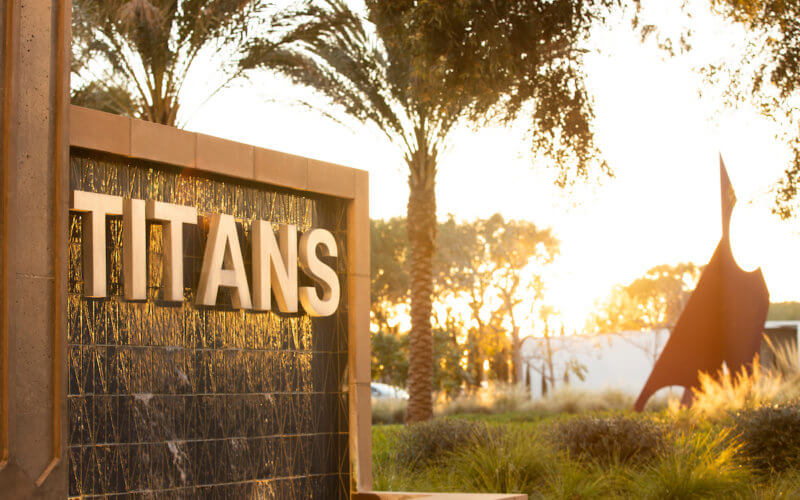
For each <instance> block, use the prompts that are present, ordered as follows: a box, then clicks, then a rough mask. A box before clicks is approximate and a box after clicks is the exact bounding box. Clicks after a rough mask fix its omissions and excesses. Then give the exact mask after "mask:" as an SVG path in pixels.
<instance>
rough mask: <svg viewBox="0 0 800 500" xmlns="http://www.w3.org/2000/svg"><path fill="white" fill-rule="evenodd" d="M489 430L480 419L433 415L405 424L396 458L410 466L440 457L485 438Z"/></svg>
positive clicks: (428, 462)
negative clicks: (437, 416) (457, 418)
mask: <svg viewBox="0 0 800 500" xmlns="http://www.w3.org/2000/svg"><path fill="white" fill-rule="evenodd" d="M491 433H492V432H491V431H490V430H489V427H488V426H487V425H486V424H484V423H481V422H470V421H467V420H456V419H446V418H445V419H434V420H429V421H427V422H421V423H416V424H410V425H408V426H407V427H406V428H405V429H404V430H403V431H402V432H401V433H400V434H401V435H400V436H399V437H398V440H397V443H398V446H397V454H396V459H397V460H398V461H399V462H400V463H403V464H408V466H409V467H411V468H414V467H417V466H423V465H427V464H431V463H435V462H439V461H441V459H442V458H444V457H445V456H446V455H447V454H448V453H451V452H453V451H454V450H456V449H458V448H464V447H467V446H470V445H473V444H475V443H480V442H483V441H485V440H486V439H487V438H488V436H489V435H490V434H491Z"/></svg>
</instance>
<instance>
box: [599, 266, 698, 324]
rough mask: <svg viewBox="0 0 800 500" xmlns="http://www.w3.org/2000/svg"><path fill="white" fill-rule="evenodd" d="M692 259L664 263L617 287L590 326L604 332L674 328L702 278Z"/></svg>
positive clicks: (600, 305) (601, 305) (600, 307)
mask: <svg viewBox="0 0 800 500" xmlns="http://www.w3.org/2000/svg"><path fill="white" fill-rule="evenodd" d="M700 271H701V268H700V267H698V266H695V265H694V264H692V263H681V264H676V265H674V266H672V265H668V264H662V265H659V266H655V267H653V268H651V269H650V270H649V271H647V273H645V274H644V276H641V277H640V278H637V279H635V280H633V281H632V282H631V283H629V284H627V285H618V286H616V287H614V289H613V290H612V292H611V294H610V296H609V298H608V299H607V300H606V301H605V302H603V303H601V304H599V307H598V310H597V311H595V313H594V314H593V315H592V317H591V318H590V319H589V322H588V324H587V326H586V329H587V330H589V331H594V332H600V333H613V332H623V331H630V330H655V329H660V328H672V327H673V326H675V323H676V322H677V321H678V318H679V317H680V315H681V312H683V307H684V306H685V305H686V301H687V300H689V296H690V295H691V293H692V290H694V287H695V285H696V284H697V280H698V279H699V278H700Z"/></svg>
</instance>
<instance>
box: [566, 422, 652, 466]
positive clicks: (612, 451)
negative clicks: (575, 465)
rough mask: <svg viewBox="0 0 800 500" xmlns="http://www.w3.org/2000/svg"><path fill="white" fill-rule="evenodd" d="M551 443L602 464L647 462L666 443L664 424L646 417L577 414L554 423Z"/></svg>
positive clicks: (570, 452)
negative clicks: (602, 416) (606, 416)
mask: <svg viewBox="0 0 800 500" xmlns="http://www.w3.org/2000/svg"><path fill="white" fill-rule="evenodd" d="M553 441H554V444H555V445H556V446H557V447H558V448H560V449H562V450H564V451H566V452H567V453H568V454H569V456H570V457H573V458H575V459H578V460H581V461H586V462H597V463H600V464H603V465H611V464H629V465H635V464H640V463H646V462H649V461H650V460H652V459H653V458H654V457H656V456H657V455H658V454H659V453H660V452H661V451H663V450H664V449H665V447H666V437H665V433H664V429H663V427H661V426H660V425H658V424H656V423H654V422H651V421H649V420H642V419H631V418H623V417H613V418H597V417H588V416H587V417H578V418H575V419H572V420H568V421H566V422H562V423H560V424H558V425H556V427H555V432H554V435H553Z"/></svg>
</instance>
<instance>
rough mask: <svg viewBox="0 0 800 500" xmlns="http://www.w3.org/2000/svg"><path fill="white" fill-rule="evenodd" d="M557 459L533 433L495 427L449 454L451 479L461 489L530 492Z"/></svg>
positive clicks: (541, 481)
mask: <svg viewBox="0 0 800 500" xmlns="http://www.w3.org/2000/svg"><path fill="white" fill-rule="evenodd" d="M556 462H557V459H556V457H555V456H554V453H553V452H552V450H551V449H549V448H548V447H547V446H545V445H544V444H543V443H542V440H540V439H538V438H537V436H536V435H535V434H534V433H531V432H526V431H523V430H514V429H510V428H502V430H500V429H495V432H490V433H489V434H487V435H486V436H485V437H484V438H482V439H479V440H476V441H474V442H473V443H471V444H470V445H468V446H465V447H459V448H457V449H456V450H455V451H454V452H452V453H450V454H448V456H447V470H448V472H449V477H448V480H449V481H450V483H452V484H453V485H457V487H458V488H460V489H461V491H471V492H504V493H531V492H533V491H536V490H537V489H539V488H540V487H541V486H542V484H543V483H544V482H545V478H546V477H548V476H549V475H551V474H552V468H553V467H554V464H555V463H556Z"/></svg>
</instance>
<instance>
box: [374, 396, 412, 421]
mask: <svg viewBox="0 0 800 500" xmlns="http://www.w3.org/2000/svg"><path fill="white" fill-rule="evenodd" d="M407 406H408V402H407V401H406V400H404V399H394V398H382V399H376V400H375V401H374V402H373V403H372V423H373V424H402V423H403V419H404V418H405V415H406V407H407Z"/></svg>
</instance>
